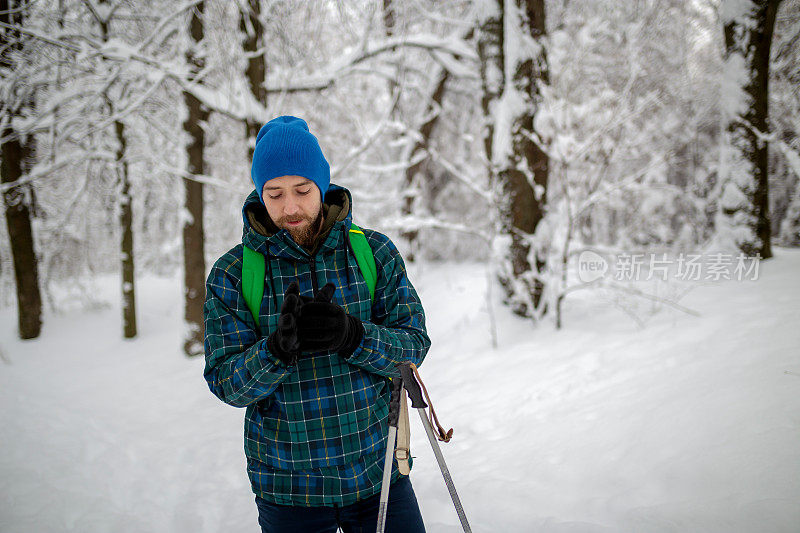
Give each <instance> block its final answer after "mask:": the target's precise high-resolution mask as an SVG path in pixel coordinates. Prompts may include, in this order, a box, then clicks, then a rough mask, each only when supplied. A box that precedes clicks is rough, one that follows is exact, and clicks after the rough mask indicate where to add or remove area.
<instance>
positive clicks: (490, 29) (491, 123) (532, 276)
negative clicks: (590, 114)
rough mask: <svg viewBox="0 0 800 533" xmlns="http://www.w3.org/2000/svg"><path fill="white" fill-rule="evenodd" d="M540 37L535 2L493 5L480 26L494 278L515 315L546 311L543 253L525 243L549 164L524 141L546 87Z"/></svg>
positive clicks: (539, 6)
mask: <svg viewBox="0 0 800 533" xmlns="http://www.w3.org/2000/svg"><path fill="white" fill-rule="evenodd" d="M506 28H510V30H507V29H506ZM544 35H545V8H544V1H543V0H515V1H511V0H506V1H505V2H504V1H503V0H497V1H496V2H495V3H494V10H493V12H490V13H488V14H487V15H486V16H485V18H484V19H483V20H482V21H480V35H479V39H478V54H479V57H480V62H481V66H480V70H481V80H482V89H483V95H482V98H481V105H482V108H483V113H484V116H485V120H486V124H485V136H484V147H485V150H486V156H487V159H488V161H489V163H490V169H489V172H490V176H491V178H492V182H493V184H494V190H495V195H496V198H497V204H498V209H499V220H500V226H501V227H500V228H499V231H500V233H501V234H502V235H504V236H506V237H507V239H508V245H507V248H506V251H505V257H504V258H503V261H502V263H501V271H500V273H499V277H500V282H501V284H502V286H503V287H504V289H505V292H506V297H507V301H508V302H509V303H510V305H511V307H512V309H513V310H514V312H515V313H517V314H519V315H522V316H537V315H541V314H542V313H543V312H544V311H545V310H546V309H545V307H544V301H543V299H542V295H543V292H544V283H543V281H542V279H541V277H540V273H541V272H542V271H543V269H544V266H545V262H546V258H545V252H544V251H542V250H538V249H534V248H533V246H532V244H533V242H532V241H533V234H534V232H535V231H536V227H537V225H538V224H539V222H540V221H541V220H542V218H543V217H544V214H545V202H546V195H545V193H546V190H547V177H548V170H549V164H548V158H547V155H546V154H545V153H544V152H543V151H542V150H541V149H540V148H539V147H538V146H537V145H536V143H535V142H533V141H532V140H531V136H532V135H533V134H534V128H533V121H534V116H535V114H536V112H537V110H538V106H539V103H540V101H541V95H540V94H539V89H538V86H537V83H545V84H546V83H548V81H549V73H548V68H547V60H546V54H545V47H544V42H543V38H544ZM520 39H523V40H525V41H526V43H527V44H526V43H521V42H519V40H520ZM531 44H533V45H535V46H532V45H531ZM525 50H529V51H528V52H525ZM507 73H510V74H511V79H508V75H507Z"/></svg>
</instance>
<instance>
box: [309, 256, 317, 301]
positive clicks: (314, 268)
mask: <svg viewBox="0 0 800 533" xmlns="http://www.w3.org/2000/svg"><path fill="white" fill-rule="evenodd" d="M316 257H317V256H316V255H312V256H311V258H310V259H309V261H308V267H309V271H310V272H311V288H312V290H313V291H314V292H313V294H314V295H316V294H317V292H318V288H317V259H316Z"/></svg>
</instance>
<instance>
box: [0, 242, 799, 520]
mask: <svg viewBox="0 0 800 533" xmlns="http://www.w3.org/2000/svg"><path fill="white" fill-rule="evenodd" d="M798 272H800V252H798V251H796V250H785V249H777V250H776V258H775V259H773V260H770V261H767V262H764V263H763V264H762V265H761V270H760V279H759V280H758V281H727V282H715V283H710V284H707V285H704V286H700V287H697V288H696V289H695V290H693V291H691V292H690V293H689V294H688V295H686V296H685V297H684V298H683V299H682V300H681V302H680V303H681V305H684V306H687V307H689V308H691V309H693V310H695V311H697V312H699V313H700V316H699V317H696V316H691V315H688V314H683V313H680V312H676V311H664V312H662V313H660V314H658V315H656V316H654V317H652V318H651V319H650V320H648V321H647V323H646V325H645V327H644V328H639V327H637V326H636V324H635V323H634V322H633V321H632V320H631V319H630V318H628V317H627V316H626V315H625V314H623V313H622V312H620V311H619V310H618V309H616V308H614V307H613V306H611V305H610V304H608V303H607V302H605V301H603V300H602V299H600V298H598V297H597V296H598V295H597V293H590V292H586V291H584V292H583V293H579V296H576V297H575V298H573V299H568V300H567V301H566V305H565V319H564V328H563V329H561V330H555V329H554V328H553V327H552V326H551V325H550V324H549V323H548V324H544V325H541V326H539V327H538V328H533V327H532V326H531V325H530V323H528V322H525V321H522V320H520V319H518V318H515V317H513V316H512V315H510V313H509V312H508V310H507V309H506V308H503V307H501V306H498V305H495V306H494V308H495V314H496V318H497V333H498V339H499V346H498V348H496V349H493V348H492V347H491V342H490V336H489V325H488V321H489V314H488V313H487V305H486V302H485V288H486V279H487V277H486V273H485V270H484V268H483V267H482V266H480V265H471V266H470V265H467V266H464V265H453V264H445V265H424V266H422V267H415V268H414V270H413V271H412V281H414V283H415V285H416V286H417V287H418V289H419V290H420V293H421V295H422V299H423V303H424V304H425V306H426V310H427V314H428V322H429V330H430V333H431V337H432V339H433V342H434V344H433V348H432V350H431V352H430V354H429V356H428V359H427V360H426V362H425V364H424V365H423V367H422V369H421V372H422V376H423V378H424V379H425V381H426V384H427V386H428V388H429V390H430V391H431V395H432V397H433V400H434V402H435V405H436V409H437V412H438V414H439V417H440V419H441V420H442V423H443V424H445V425H446V426H448V427H450V426H452V427H454V428H455V436H454V438H453V441H452V442H451V443H449V444H443V445H442V447H443V452H444V454H445V457H446V459H447V462H448V466H449V467H450V471H451V473H452V475H453V478H454V480H455V482H456V486H457V488H458V490H459V493H460V495H461V499H462V502H463V503H464V507H465V509H466V512H467V516H468V517H469V519H470V521H471V523H472V526H473V530H474V531H476V532H478V531H486V532H518V531H519V532H521V531H535V532H588V533H592V532H601V531H602V532H606V531H608V532H654V533H657V532H681V533H684V532H720V533H723V532H724V533H735V532H742V533H745V532H748V533H749V532H775V533H777V532H787V533H788V532H797V531H800V303H798V301H800V277H799V276H798ZM97 284H98V288H97V298H98V299H100V300H106V301H108V302H110V303H111V305H110V306H106V307H102V306H101V307H99V308H97V309H95V310H93V311H85V310H84V311H77V310H76V311H72V312H69V313H67V314H62V315H52V314H51V315H48V316H46V317H45V318H46V325H45V328H44V331H43V334H42V337H41V338H40V339H38V340H35V341H27V342H22V341H19V340H17V339H16V337H15V335H16V330H15V326H16V318H15V311H14V310H13V309H8V308H6V309H0V356H2V357H0V406H2V409H1V410H0V443H2V454H0V531H2V532H3V533H47V532H63V531H76V532H82V533H83V532H85V533H89V532H98V533H99V532H102V533H106V532H112V531H113V532H118V533H121V532H144V531H147V532H179V533H182V532H187V533H188V532H192V533H195V532H221V531H225V532H234V533H235V532H248V531H249V532H254V531H257V530H258V526H257V523H256V508H255V505H254V503H253V497H252V495H251V493H250V489H249V485H248V481H247V477H246V474H245V464H244V454H243V451H242V436H241V432H242V417H243V411H241V410H237V409H234V408H232V407H229V406H227V405H225V404H223V403H222V402H220V401H219V400H217V399H216V398H214V397H213V396H212V395H211V393H210V392H209V391H208V389H207V387H206V384H205V381H204V380H203V377H202V369H203V361H202V360H200V359H195V360H187V359H186V358H184V357H183V356H182V355H181V351H180V343H181V341H180V331H181V328H182V326H181V318H180V316H181V310H182V307H181V300H180V294H181V284H180V282H179V277H177V276H176V277H175V278H173V279H163V278H147V277H145V278H143V279H141V281H140V283H139V284H138V286H137V290H138V297H139V301H138V309H139V331H140V335H139V337H138V338H137V339H136V340H133V341H123V340H120V337H121V327H120V316H119V315H120V312H119V303H118V302H119V298H118V296H117V285H116V284H117V282H116V280H115V279H113V278H108V279H102V280H100V281H98V283H97ZM411 429H412V449H413V450H412V453H413V455H414V456H415V457H416V460H415V465H414V471H413V473H412V481H413V483H414V487H415V490H416V492H417V496H418V498H419V500H420V504H421V508H422V512H423V516H424V517H425V520H426V525H427V528H428V531H429V532H432V533H436V532H456V531H460V526H459V525H458V520H457V517H456V514H455V511H454V510H453V507H452V504H451V502H450V500H449V496H448V493H447V490H446V489H445V485H444V483H443V481H442V478H441V475H440V473H439V471H438V468H437V466H436V463H435V460H434V457H433V454H432V452H431V450H430V447H429V445H428V443H427V440H426V438H425V434H424V431H423V429H422V427H421V425H420V423H419V420H418V418H417V417H416V416H415V414H414V413H412V419H411Z"/></svg>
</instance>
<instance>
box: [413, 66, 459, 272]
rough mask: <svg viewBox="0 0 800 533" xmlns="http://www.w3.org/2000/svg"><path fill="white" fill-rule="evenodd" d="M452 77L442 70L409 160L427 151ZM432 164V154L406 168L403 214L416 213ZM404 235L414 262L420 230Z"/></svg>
mask: <svg viewBox="0 0 800 533" xmlns="http://www.w3.org/2000/svg"><path fill="white" fill-rule="evenodd" d="M449 79H450V73H449V72H448V71H447V70H442V73H441V75H440V76H439V80H438V81H437V82H436V88H435V89H434V91H433V94H432V95H431V98H430V100H429V101H428V105H427V106H426V108H425V115H424V116H426V117H428V119H427V120H426V121H425V122H424V123H423V124H422V125H421V126H420V128H419V138H418V139H417V141H416V142H415V143H414V147H413V148H412V149H411V153H410V154H409V156H408V160H409V161H413V160H414V159H415V158H416V157H417V155H418V154H420V153H426V152H427V149H428V146H429V143H430V140H431V136H432V135H433V130H434V128H435V126H436V123H437V122H438V121H439V109H441V105H442V99H443V98H444V92H445V88H446V86H447V82H448V80H449ZM430 164H431V158H430V156H426V157H425V158H423V159H421V160H419V161H417V162H416V163H414V164H413V165H410V166H409V167H408V168H406V173H405V179H404V182H403V191H404V195H403V207H402V213H403V215H406V216H408V215H411V214H413V213H414V207H415V205H416V202H417V200H418V197H419V191H420V190H421V189H422V187H424V185H425V181H427V180H428V179H430V178H429V176H428V171H429V168H430ZM402 236H403V238H404V239H406V241H408V253H407V254H406V259H407V260H408V261H409V262H413V261H414V260H415V259H416V257H415V255H416V250H417V248H418V243H417V240H418V237H419V231H417V230H410V231H404V232H403V233H402Z"/></svg>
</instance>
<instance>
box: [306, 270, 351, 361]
mask: <svg viewBox="0 0 800 533" xmlns="http://www.w3.org/2000/svg"><path fill="white" fill-rule="evenodd" d="M335 291H336V287H335V286H334V284H333V283H328V284H327V285H325V286H324V287H322V289H320V291H319V292H318V293H317V294H316V295H315V296H314V299H313V300H312V301H310V302H306V303H304V304H303V305H302V307H301V308H300V312H299V314H298V317H297V336H298V338H299V339H300V349H301V350H302V351H304V352H306V351H308V352H327V351H333V352H337V353H338V354H339V355H341V356H342V357H344V358H345V359H346V358H348V357H350V356H351V355H353V352H354V351H355V350H356V348H358V345H359V344H361V339H363V338H364V325H363V324H362V323H361V320H360V319H358V318H357V317H354V316H353V315H348V314H347V313H345V311H344V308H343V307H342V306H340V305H338V304H335V303H332V302H331V299H332V298H333V293H334V292H335Z"/></svg>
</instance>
